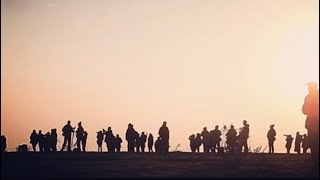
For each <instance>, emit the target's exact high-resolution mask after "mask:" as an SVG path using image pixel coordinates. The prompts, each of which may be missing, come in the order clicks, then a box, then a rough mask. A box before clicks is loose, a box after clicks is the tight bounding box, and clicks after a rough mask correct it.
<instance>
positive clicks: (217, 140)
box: [189, 120, 249, 153]
mask: <svg viewBox="0 0 320 180" xmlns="http://www.w3.org/2000/svg"><path fill="white" fill-rule="evenodd" d="M221 135H222V134H221V131H220V130H219V126H218V125H216V126H215V129H213V130H211V131H210V132H209V131H208V130H207V127H204V128H203V131H202V132H201V133H197V134H196V135H195V134H192V135H191V136H190V137H189V140H190V148H191V151H192V152H200V146H201V145H203V152H205V153H210V152H212V153H223V152H231V153H234V152H236V150H237V151H238V152H242V150H243V152H244V153H248V151H249V149H248V138H249V124H248V123H247V121H246V120H243V127H242V128H241V129H240V132H239V134H238V135H237V131H236V130H235V129H234V126H233V125H231V126H230V129H229V130H228V132H227V133H226V147H221V146H220V144H221V140H222V138H221Z"/></svg>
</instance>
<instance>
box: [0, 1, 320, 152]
mask: <svg viewBox="0 0 320 180" xmlns="http://www.w3.org/2000/svg"><path fill="white" fill-rule="evenodd" d="M318 32H319V2H318V1H317V0H207V1H206V0H200V1H198V0H174V1H172V0H161V1H156V0H154V1H149V0H137V1H130V0H127V1H124V0H113V1H108V0H95V1H84V0H77V1H76V0H66V1H64V0H42V1H40V0H25V1H22V0H10V1H8V0H2V1H1V134H5V135H6V136H7V140H8V145H9V148H14V147H16V146H17V145H18V144H21V143H28V142H29V135H30V133H31V132H32V130H33V129H36V130H39V129H41V130H43V131H44V132H47V131H49V130H50V129H51V128H54V127H56V128H57V129H58V135H59V136H58V138H59V139H60V140H62V139H63V138H62V136H61V129H62V127H63V125H64V124H65V123H66V121H67V120H71V121H72V125H73V126H75V125H76V124H77V123H78V122H79V121H82V124H83V126H84V128H85V129H86V130H87V131H88V133H89V136H88V148H89V150H91V151H96V150H97V146H96V132H97V131H98V130H100V129H102V128H105V129H106V128H107V127H108V126H111V127H112V129H113V132H114V133H115V134H116V133H118V134H120V136H121V137H122V138H123V140H124V139H125V137H124V134H125V131H126V128H127V124H128V123H133V124H134V127H135V129H136V130H138V131H139V132H141V131H145V132H148V133H153V134H154V135H156V136H157V132H158V129H159V127H160V126H161V125H162V122H163V121H164V120H166V121H167V123H168V127H169V129H170V144H171V146H172V148H170V150H174V149H175V146H176V145H177V144H181V147H180V148H179V150H183V151H189V149H190V148H189V141H188V137H189V135H191V134H193V133H197V132H201V131H202V128H203V127H205V126H206V127H208V129H209V130H211V129H213V128H214V126H215V125H220V127H221V126H222V125H223V124H226V125H230V124H234V125H235V126H236V128H239V127H240V126H241V125H242V120H243V119H247V120H248V123H249V124H250V128H251V129H250V139H249V141H250V143H251V145H252V146H253V147H257V146H258V145H262V146H263V147H265V146H266V145H267V138H266V134H267V131H268V129H269V125H270V124H276V125H275V129H276V130H277V133H278V136H277V141H276V142H275V151H276V152H285V151H284V144H285V137H284V136H283V134H284V133H286V134H292V135H294V134H295V132H296V131H300V132H301V133H305V132H306V130H305V128H304V121H305V116H304V115H303V114H302V112H301V106H302V104H303V100H304V97H305V95H306V94H307V87H306V86H305V83H307V82H308V81H310V80H315V81H317V82H319V50H318V49H319V33H318ZM122 147H123V148H122V150H127V149H126V141H124V143H123V144H122ZM103 149H104V150H105V149H106V146H105V145H104V146H103Z"/></svg>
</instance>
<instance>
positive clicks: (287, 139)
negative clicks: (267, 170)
mask: <svg viewBox="0 0 320 180" xmlns="http://www.w3.org/2000/svg"><path fill="white" fill-rule="evenodd" d="M284 136H286V137H287V138H286V141H287V143H286V146H285V147H286V148H287V153H288V154H290V149H291V145H292V141H293V137H292V136H291V135H284Z"/></svg>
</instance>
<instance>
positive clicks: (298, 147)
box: [294, 132, 302, 154]
mask: <svg viewBox="0 0 320 180" xmlns="http://www.w3.org/2000/svg"><path fill="white" fill-rule="evenodd" d="M301 143H302V136H301V135H300V133H299V132H297V133H296V140H295V142H294V151H295V152H297V153H298V154H300V152H301Z"/></svg>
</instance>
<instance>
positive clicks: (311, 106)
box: [302, 82, 319, 169]
mask: <svg viewBox="0 0 320 180" xmlns="http://www.w3.org/2000/svg"><path fill="white" fill-rule="evenodd" d="M308 90H309V94H308V95H307V96H306V98H305V99H304V104H303V107H302V112H303V114H305V115H307V119H306V123H305V128H306V129H307V130H308V137H309V144H310V149H311V155H312V161H313V164H314V168H315V169H319V90H318V85H317V83H316V82H310V83H308Z"/></svg>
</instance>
